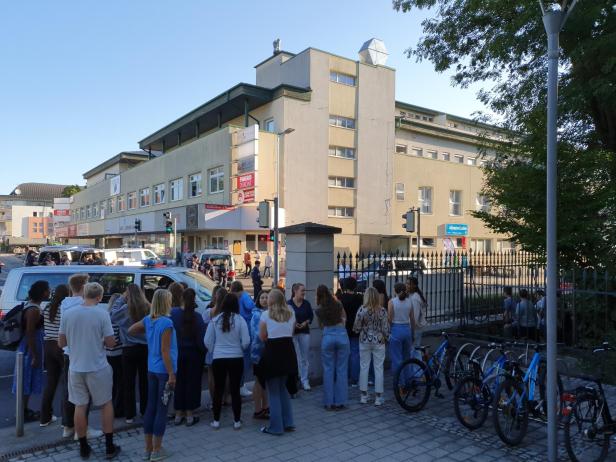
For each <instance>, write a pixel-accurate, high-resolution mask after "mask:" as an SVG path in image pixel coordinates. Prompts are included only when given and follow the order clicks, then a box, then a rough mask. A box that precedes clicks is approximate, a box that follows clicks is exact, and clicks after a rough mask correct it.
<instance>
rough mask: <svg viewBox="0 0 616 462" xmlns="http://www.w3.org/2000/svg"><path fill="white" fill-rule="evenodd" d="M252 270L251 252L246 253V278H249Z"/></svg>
mask: <svg viewBox="0 0 616 462" xmlns="http://www.w3.org/2000/svg"><path fill="white" fill-rule="evenodd" d="M251 270H252V256H251V255H250V251H248V250H247V251H246V252H244V277H245V278H247V277H248V275H249V274H250V271H251Z"/></svg>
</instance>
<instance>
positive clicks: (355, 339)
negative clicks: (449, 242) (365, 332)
mask: <svg viewBox="0 0 616 462" xmlns="http://www.w3.org/2000/svg"><path fill="white" fill-rule="evenodd" d="M338 300H339V301H340V303H342V306H343V307H344V312H345V314H346V330H347V335H348V336H349V342H350V346H351V353H350V355H349V378H350V379H351V385H352V386H357V384H358V382H359V334H357V333H355V332H353V324H354V323H355V316H356V315H357V311H358V310H359V308H360V307H361V306H362V304H363V302H364V299H363V297H362V295H361V294H359V293H357V281H356V280H355V279H354V278H352V277H347V278H345V279H344V280H343V281H342V294H341V295H340V296H339V299H338Z"/></svg>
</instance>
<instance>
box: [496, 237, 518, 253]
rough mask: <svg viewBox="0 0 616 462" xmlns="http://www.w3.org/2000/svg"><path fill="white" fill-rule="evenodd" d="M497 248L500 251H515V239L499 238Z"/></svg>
mask: <svg viewBox="0 0 616 462" xmlns="http://www.w3.org/2000/svg"><path fill="white" fill-rule="evenodd" d="M496 250H498V251H499V252H513V251H514V250H515V244H514V243H513V241H509V240H502V239H499V240H498V241H497V242H496Z"/></svg>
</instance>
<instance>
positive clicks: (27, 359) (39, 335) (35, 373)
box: [13, 329, 44, 396]
mask: <svg viewBox="0 0 616 462" xmlns="http://www.w3.org/2000/svg"><path fill="white" fill-rule="evenodd" d="M34 335H35V339H34V342H35V346H36V349H37V352H38V357H39V367H32V354H31V352H30V351H29V349H28V339H27V338H26V337H25V336H24V338H22V339H21V342H19V347H18V348H17V351H18V352H22V353H23V354H24V395H25V396H29V395H40V394H41V393H42V392H43V364H44V358H43V344H44V341H43V329H38V330H37V331H36V332H35V333H34ZM15 393H17V361H15V373H14V374H13V394H15Z"/></svg>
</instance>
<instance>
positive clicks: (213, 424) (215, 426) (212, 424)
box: [210, 420, 220, 430]
mask: <svg viewBox="0 0 616 462" xmlns="http://www.w3.org/2000/svg"><path fill="white" fill-rule="evenodd" d="M210 427H212V428H213V429H215V430H218V429H219V428H220V421H219V420H212V421H211V422H210Z"/></svg>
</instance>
